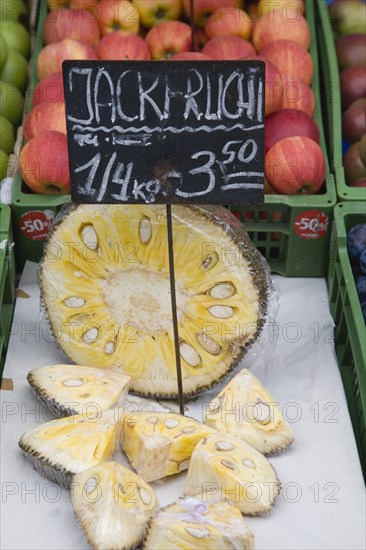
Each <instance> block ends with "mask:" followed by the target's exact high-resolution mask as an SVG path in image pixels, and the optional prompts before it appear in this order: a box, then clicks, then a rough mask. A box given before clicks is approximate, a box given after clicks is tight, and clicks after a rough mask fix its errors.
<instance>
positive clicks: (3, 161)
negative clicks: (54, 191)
mask: <svg viewBox="0 0 366 550" xmlns="http://www.w3.org/2000/svg"><path fill="white" fill-rule="evenodd" d="M30 52H31V37H30V32H29V7H28V3H27V2H24V1H23V0H9V1H6V2H1V3H0V181H1V180H2V179H4V178H5V176H6V175H7V172H8V165H9V156H10V155H11V154H12V153H13V151H14V145H15V140H16V132H17V128H18V126H19V125H20V124H21V121H22V115H23V107H24V95H25V91H26V88H27V84H28V60H29V57H30Z"/></svg>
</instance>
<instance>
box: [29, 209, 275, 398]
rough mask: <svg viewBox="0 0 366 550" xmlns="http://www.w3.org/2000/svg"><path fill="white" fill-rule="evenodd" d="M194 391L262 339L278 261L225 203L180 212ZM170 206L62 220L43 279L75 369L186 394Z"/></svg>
mask: <svg viewBox="0 0 366 550" xmlns="http://www.w3.org/2000/svg"><path fill="white" fill-rule="evenodd" d="M172 216H173V238H174V261H175V278H176V294H177V315H178V322H179V338H180V340H179V349H180V357H181V362H182V376H183V388H184V393H185V394H186V395H193V394H195V393H197V392H198V391H200V390H202V389H205V388H208V387H210V386H212V385H213V384H215V383H217V382H218V381H219V380H220V379H222V378H224V377H225V376H226V375H228V373H229V372H230V370H231V369H232V368H233V367H234V366H235V365H236V363H237V362H238V360H239V359H240V358H241V356H242V353H243V350H244V348H245V347H246V346H248V345H249V344H250V343H252V342H253V341H254V340H255V339H256V338H257V337H258V335H259V333H260V330H261V328H262V325H263V323H264V320H265V317H266V312H267V302H268V289H269V276H268V269H267V266H266V264H265V262H264V260H263V258H262V257H261V255H260V254H259V252H258V251H257V249H256V248H255V247H254V245H253V244H252V243H251V241H250V239H249V237H248V235H247V234H246V233H245V231H244V230H243V228H242V224H241V223H240V222H239V221H238V220H237V219H236V218H235V217H234V216H233V215H232V214H231V213H230V212H229V211H228V210H226V209H225V208H224V207H213V206H212V207H208V206H207V207H201V206H181V205H179V206H173V208H172ZM168 259H169V257H168V244H167V227H166V210H165V207H164V206H153V205H141V206H139V205H138V206H136V205H133V206H132V205H123V206H120V205H97V206H95V205H80V206H77V207H71V208H70V209H69V210H68V211H67V212H66V213H65V214H64V216H63V218H62V219H61V221H60V222H59V223H58V224H56V226H55V228H54V230H53V233H52V235H51V237H50V240H49V242H48V244H47V245H46V247H45V251H44V256H43V260H42V262H41V265H40V276H39V282H40V287H41V293H42V299H43V304H44V308H45V310H46V313H47V315H48V318H49V321H50V323H51V326H52V329H53V332H54V334H55V337H56V339H57V342H58V344H59V345H60V347H61V348H62V349H63V351H64V352H65V353H66V355H67V356H68V357H69V358H70V359H71V360H72V361H74V362H75V363H78V364H84V365H89V366H92V367H98V368H100V367H102V366H103V367H110V368H113V370H120V372H122V373H124V374H126V375H128V376H131V378H132V379H131V386H130V388H131V390H133V391H134V392H135V393H138V394H141V395H145V396H154V397H161V398H167V397H175V396H176V395H177V376H176V365H175V351H174V336H173V328H172V314H171V299H170V279H169V261H168Z"/></svg>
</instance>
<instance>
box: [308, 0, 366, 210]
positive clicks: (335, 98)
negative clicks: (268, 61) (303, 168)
mask: <svg viewBox="0 0 366 550" xmlns="http://www.w3.org/2000/svg"><path fill="white" fill-rule="evenodd" d="M315 21H316V32H317V38H318V43H319V61H320V63H321V67H322V71H321V90H322V97H321V99H322V111H323V118H324V130H325V137H326V142H327V144H328V150H329V161H330V163H331V167H332V170H333V173H334V174H335V180H336V189H337V195H338V198H339V200H340V201H348V200H363V201H365V200H366V189H365V188H363V187H350V186H349V185H347V184H346V180H345V176H344V168H343V158H342V106H341V94H340V81H339V69H338V61H337V54H336V49H335V43H334V36H333V30H332V26H331V22H330V17H329V14H328V8H327V5H326V3H325V0H315Z"/></svg>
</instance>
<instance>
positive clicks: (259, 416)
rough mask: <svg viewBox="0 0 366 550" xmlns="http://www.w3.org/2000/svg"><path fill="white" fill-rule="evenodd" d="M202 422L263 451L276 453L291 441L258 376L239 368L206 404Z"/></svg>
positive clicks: (279, 413) (285, 423)
mask: <svg viewBox="0 0 366 550" xmlns="http://www.w3.org/2000/svg"><path fill="white" fill-rule="evenodd" d="M204 422H205V423H206V424H207V425H208V426H211V427H212V428H215V430H217V431H218V432H225V433H230V434H231V435H234V436H235V437H239V438H240V439H242V440H243V441H246V442H247V443H249V444H250V445H252V447H254V448H255V449H257V451H259V452H261V453H263V454H274V453H279V452H281V451H283V450H284V449H286V448H287V447H288V446H289V445H291V443H292V442H293V441H294V434H293V431H292V428H291V426H290V424H289V423H288V422H287V421H286V420H285V419H284V418H283V416H282V413H281V411H280V408H279V406H278V403H276V402H275V400H274V399H273V398H272V397H271V396H270V395H269V393H268V392H267V391H266V390H265V388H264V387H263V386H262V384H261V383H260V381H259V380H258V378H256V377H255V376H254V375H253V374H251V373H250V372H249V371H248V370H247V369H243V370H241V371H240V372H239V373H238V374H237V375H235V376H234V378H233V379H232V380H230V382H229V383H228V384H227V385H226V386H225V387H224V388H223V389H222V390H221V392H220V393H219V394H218V395H217V396H216V397H215V398H214V399H213V400H212V401H211V402H210V403H209V404H208V406H207V409H206V413H205V418H204Z"/></svg>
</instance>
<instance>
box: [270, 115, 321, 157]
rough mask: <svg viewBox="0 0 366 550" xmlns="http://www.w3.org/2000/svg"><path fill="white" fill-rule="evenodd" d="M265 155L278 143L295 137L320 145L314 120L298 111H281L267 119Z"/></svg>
mask: <svg viewBox="0 0 366 550" xmlns="http://www.w3.org/2000/svg"><path fill="white" fill-rule="evenodd" d="M264 136H265V137H264V153H265V154H267V153H268V151H269V149H271V147H273V145H274V144H275V143H277V141H280V140H281V139H285V138H288V137H294V136H303V137H308V138H310V139H312V140H314V141H315V142H316V143H319V129H318V125H317V123H316V122H315V120H314V119H312V118H311V116H309V115H308V114H306V113H304V112H303V111H298V110H297V109H281V111H277V112H276V113H272V114H271V115H270V116H269V117H267V118H266V125H265V133H264Z"/></svg>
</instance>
